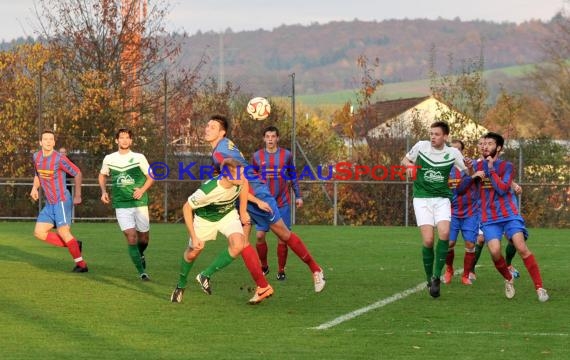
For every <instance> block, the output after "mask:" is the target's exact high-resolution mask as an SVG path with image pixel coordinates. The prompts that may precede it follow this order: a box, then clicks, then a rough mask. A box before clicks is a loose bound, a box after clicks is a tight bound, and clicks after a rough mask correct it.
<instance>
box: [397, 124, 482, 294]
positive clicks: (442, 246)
mask: <svg viewBox="0 0 570 360" xmlns="http://www.w3.org/2000/svg"><path fill="white" fill-rule="evenodd" d="M429 136H430V141H419V142H418V143H416V144H415V145H414V146H413V147H412V149H411V150H410V151H409V152H408V153H407V154H406V156H404V158H403V159H402V164H403V165H404V166H407V167H408V168H407V174H408V177H409V178H411V179H413V181H414V195H413V197H414V200H413V201H414V213H415V215H416V222H417V224H418V227H419V228H420V233H421V236H422V242H423V247H422V257H423V263H424V270H425V273H426V277H427V282H428V284H427V285H428V289H429V293H430V295H431V296H432V297H434V298H437V297H439V295H440V281H441V280H440V278H441V272H442V269H443V266H444V265H445V258H446V257H447V251H448V248H449V228H450V222H451V202H450V199H451V198H452V195H453V194H452V192H451V190H450V189H449V187H448V181H449V174H450V172H451V170H452V168H453V166H457V168H458V169H459V170H461V171H466V170H467V166H466V164H465V163H464V159H463V155H462V154H461V152H460V151H459V150H457V149H456V148H454V147H451V146H448V145H447V144H446V142H447V139H448V137H449V125H448V124H447V123H446V122H444V121H436V122H434V123H433V124H431V126H430V131H429ZM468 165H470V166H472V164H471V163H469V164H468ZM416 169H417V173H416ZM434 228H437V234H438V236H439V240H438V242H437V245H436V249H435V254H434V249H433V245H434V232H435V231H434ZM434 260H435V266H434Z"/></svg>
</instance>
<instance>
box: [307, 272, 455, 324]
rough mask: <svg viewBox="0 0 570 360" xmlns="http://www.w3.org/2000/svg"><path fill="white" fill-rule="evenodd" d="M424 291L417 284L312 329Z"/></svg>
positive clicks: (335, 322) (341, 320)
mask: <svg viewBox="0 0 570 360" xmlns="http://www.w3.org/2000/svg"><path fill="white" fill-rule="evenodd" d="M461 273H463V269H460V270H456V271H455V273H454V274H455V275H458V274H461ZM425 289H426V283H425V282H422V283H420V284H418V285H417V286H415V287H413V288H410V289H407V290H404V291H402V292H399V293H396V294H394V295H392V296H390V297H387V298H385V299H382V300H378V301H377V302H375V303H374V304H371V305H368V306H365V307H363V308H360V309H357V310H354V311H352V312H349V313H348V314H345V315H342V316H339V317H337V318H336V319H333V320H331V321H329V322H326V323H324V324H321V325H319V326H317V327H314V328H312V329H315V330H326V329H329V328H332V327H333V326H336V325H338V324H342V323H343V322H345V321H348V320H352V319H354V318H355V317H357V316H360V315H362V314H366V313H367V312H369V311H372V310H375V309H378V308H381V307H384V306H386V305H388V304H391V303H393V302H394V301H398V300H401V299H403V298H405V297H408V296H410V295H412V294H415V293H417V292H419V291H422V290H425Z"/></svg>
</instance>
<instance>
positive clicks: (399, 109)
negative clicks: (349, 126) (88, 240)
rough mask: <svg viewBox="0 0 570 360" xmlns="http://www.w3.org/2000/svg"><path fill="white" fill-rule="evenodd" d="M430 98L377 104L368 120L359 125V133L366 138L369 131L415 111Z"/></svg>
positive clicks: (373, 106)
mask: <svg viewBox="0 0 570 360" xmlns="http://www.w3.org/2000/svg"><path fill="white" fill-rule="evenodd" d="M430 97H431V96H422V97H415V98H407V99H396V100H387V101H379V102H376V103H374V104H372V105H370V110H369V111H370V112H369V116H368V118H367V119H366V120H365V121H363V122H362V123H360V124H358V125H357V126H358V129H357V130H358V131H357V133H358V134H359V135H360V136H365V135H366V134H367V133H368V131H369V130H371V129H374V128H375V127H377V126H378V125H381V124H383V123H385V122H386V121H388V120H390V119H393V118H395V117H396V116H398V115H400V114H403V113H404V112H406V111H408V110H410V109H413V108H414V107H416V106H417V105H418V104H421V103H422V102H424V101H426V100H427V99H429V98H430Z"/></svg>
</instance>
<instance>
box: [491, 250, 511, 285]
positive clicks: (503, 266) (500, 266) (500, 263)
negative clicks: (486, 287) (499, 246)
mask: <svg viewBox="0 0 570 360" xmlns="http://www.w3.org/2000/svg"><path fill="white" fill-rule="evenodd" d="M493 262H494V263H495V267H496V268H497V270H498V271H499V272H500V273H501V275H503V277H504V278H505V280H512V279H513V275H511V272H510V271H509V268H508V267H507V262H506V261H505V258H504V257H503V255H501V258H500V259H499V260H497V261H494V260H493Z"/></svg>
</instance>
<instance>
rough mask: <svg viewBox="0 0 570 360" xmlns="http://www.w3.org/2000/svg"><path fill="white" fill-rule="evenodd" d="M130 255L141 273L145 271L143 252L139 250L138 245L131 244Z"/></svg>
mask: <svg viewBox="0 0 570 360" xmlns="http://www.w3.org/2000/svg"><path fill="white" fill-rule="evenodd" d="M129 256H130V257H131V260H132V261H133V264H135V267H136V268H137V271H138V272H139V274H142V273H144V268H143V266H142V262H141V253H140V252H139V248H138V246H137V245H129Z"/></svg>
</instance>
